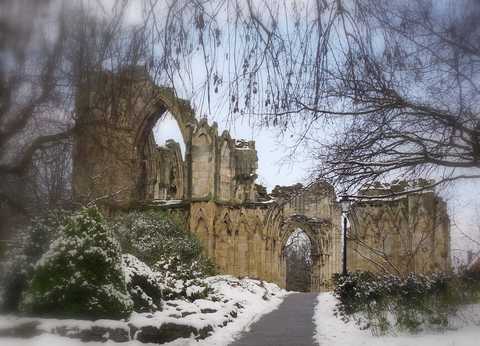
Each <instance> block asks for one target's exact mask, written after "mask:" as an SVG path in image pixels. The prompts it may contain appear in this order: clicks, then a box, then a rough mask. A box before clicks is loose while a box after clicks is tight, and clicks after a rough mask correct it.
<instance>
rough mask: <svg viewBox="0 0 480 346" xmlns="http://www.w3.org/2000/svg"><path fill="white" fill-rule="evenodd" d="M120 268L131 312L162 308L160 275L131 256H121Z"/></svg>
mask: <svg viewBox="0 0 480 346" xmlns="http://www.w3.org/2000/svg"><path fill="white" fill-rule="evenodd" d="M122 267H123V271H124V273H125V281H126V282H127V289H128V293H129V294H130V297H131V298H132V300H133V310H135V311H136V312H147V311H149V312H152V311H156V310H160V308H161V306H162V290H163V287H164V285H163V284H162V281H161V278H160V275H159V274H158V273H157V272H154V271H153V270H152V269H150V267H149V266H147V265H146V264H145V263H143V262H142V261H140V260H139V259H138V258H136V257H135V256H133V255H129V254H126V255H122Z"/></svg>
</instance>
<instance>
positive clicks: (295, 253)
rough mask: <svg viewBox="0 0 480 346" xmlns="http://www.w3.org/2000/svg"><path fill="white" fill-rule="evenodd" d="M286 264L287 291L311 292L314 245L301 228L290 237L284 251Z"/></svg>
mask: <svg viewBox="0 0 480 346" xmlns="http://www.w3.org/2000/svg"><path fill="white" fill-rule="evenodd" d="M283 255H284V258H285V262H286V273H285V274H286V289H287V290H288V291H297V292H309V291H310V290H311V282H312V264H313V261H312V243H311V241H310V238H309V237H308V235H307V234H306V233H305V231H303V230H302V229H301V228H297V229H295V230H294V231H293V232H292V234H291V235H290V236H289V237H288V239H287V242H286V243H285V247H284V250H283Z"/></svg>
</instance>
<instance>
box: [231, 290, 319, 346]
mask: <svg viewBox="0 0 480 346" xmlns="http://www.w3.org/2000/svg"><path fill="white" fill-rule="evenodd" d="M317 295H318V293H294V294H291V295H289V296H287V297H286V298H285V300H284V301H283V303H282V304H281V305H280V307H279V308H278V309H277V310H275V311H272V312H271V313H269V314H268V315H265V316H263V317H262V318H261V319H260V320H259V321H258V322H256V323H254V324H253V325H252V326H251V328H250V331H249V332H246V333H245V334H243V335H241V336H240V338H239V339H238V340H237V341H235V342H233V343H232V344H230V345H231V346H314V345H316V343H314V340H313V333H314V331H315V326H314V324H313V310H314V308H315V304H316V303H317Z"/></svg>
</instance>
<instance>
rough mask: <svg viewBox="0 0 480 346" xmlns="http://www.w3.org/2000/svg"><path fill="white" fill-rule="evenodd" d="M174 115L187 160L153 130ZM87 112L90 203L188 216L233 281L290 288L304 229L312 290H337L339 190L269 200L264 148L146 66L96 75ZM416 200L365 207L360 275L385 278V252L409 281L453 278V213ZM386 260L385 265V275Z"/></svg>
mask: <svg viewBox="0 0 480 346" xmlns="http://www.w3.org/2000/svg"><path fill="white" fill-rule="evenodd" d="M167 111H168V112H169V113H170V114H171V115H172V116H173V117H174V118H175V119H176V121H177V123H178V126H179V128H180V131H181V133H182V136H183V139H184V142H185V146H186V152H185V158H183V157H182V155H181V152H180V147H179V145H178V143H175V142H174V141H167V143H166V145H165V146H162V147H158V146H157V145H156V144H155V141H154V138H153V134H152V129H153V127H154V125H155V123H156V122H157V120H159V119H160V118H161V117H162V115H163V114H165V112H167ZM77 114H78V123H77V125H78V126H77V127H78V131H77V132H76V134H75V146H74V169H73V188H74V194H75V198H76V199H77V200H78V201H80V202H83V203H86V202H91V201H96V202H97V204H100V205H101V206H102V207H103V208H104V209H106V210H107V211H109V210H112V209H115V208H130V207H134V206H135V205H137V204H143V205H145V204H146V205H150V206H156V207H157V208H169V209H174V208H177V209H178V210H181V212H182V213H184V215H185V219H186V224H187V225H188V226H189V228H190V230H191V232H194V233H195V234H197V236H198V237H199V239H200V240H201V242H202V243H203V245H204V247H205V251H206V253H207V255H208V256H210V257H211V258H212V259H213V260H214V261H215V262H216V264H217V265H218V268H219V270H220V271H221V272H223V273H226V274H233V275H239V276H246V275H248V276H252V277H258V278H261V279H264V280H269V281H273V282H276V283H278V284H280V285H281V286H282V287H284V286H285V279H286V278H285V275H286V263H285V256H284V248H285V244H286V242H287V240H288V238H289V236H290V235H291V234H292V233H293V232H294V231H295V230H296V229H302V230H303V231H304V232H305V233H306V234H307V236H308V237H309V239H310V242H311V244H312V261H313V267H312V268H313V269H312V280H311V282H312V287H311V288H312V291H320V290H324V289H327V288H329V286H330V284H331V281H330V279H331V277H332V275H333V274H334V273H336V272H338V271H339V270H340V267H341V231H340V220H341V216H340V210H339V208H338V205H337V202H336V195H335V191H334V189H333V187H332V186H331V185H329V184H328V183H326V182H322V183H317V184H314V185H312V186H310V187H308V188H304V187H303V186H302V185H300V184H297V185H294V186H287V187H276V188H275V189H274V190H273V191H272V194H271V195H268V194H267V193H266V190H265V189H264V188H263V187H262V186H260V185H256V184H255V180H256V178H257V175H256V169H257V164H258V162H257V161H258V158H257V152H256V149H255V142H253V141H242V140H235V139H232V138H231V137H230V134H229V133H228V132H227V131H225V132H223V133H222V135H221V136H219V135H218V129H217V125H216V124H215V123H214V124H212V125H209V124H208V123H207V121H206V120H204V119H203V120H200V121H197V120H196V119H195V116H194V113H193V110H192V109H191V108H190V106H189V103H188V102H186V101H184V100H181V99H178V98H176V97H175V95H174V92H173V91H172V90H171V89H166V88H161V87H158V86H156V85H155V84H153V82H152V81H151V80H150V78H149V76H148V74H147V73H146V72H145V70H144V69H141V68H132V69H130V70H127V71H124V72H122V73H119V74H116V75H112V74H110V73H107V72H105V73H98V74H95V75H93V76H91V78H90V80H87V81H85V85H84V87H81V88H79V93H78V96H77ZM372 191H373V190H371V189H370V190H369V191H368V193H369V194H371V193H372ZM415 198H416V197H405V198H402V199H396V200H392V201H388V200H378V201H373V200H371V201H370V202H367V203H363V202H362V203H358V204H357V205H356V206H355V208H354V211H355V213H354V214H355V217H354V219H352V220H351V222H352V224H353V225H354V226H355V227H354V228H353V229H354V231H355V232H354V233H353V232H352V235H353V234H355V235H356V238H355V239H354V240H355V242H354V241H353V238H352V240H351V241H350V244H349V248H350V251H349V268H350V269H362V270H373V271H378V270H379V269H378V263H377V264H376V265H375V266H373V264H372V263H374V261H372V258H368V259H367V257H368V256H371V255H370V254H367V253H366V252H365V251H363V248H362V247H361V245H362V246H363V245H365V244H367V245H369V246H370V248H376V247H378V246H380V245H381V246H382V248H383V250H384V252H385V253H386V254H387V255H386V256H384V258H383V259H381V260H383V262H385V261H386V262H390V263H388V264H389V265H390V266H391V267H395V268H397V267H398V268H400V271H402V272H405V271H407V270H414V271H418V272H428V271H432V270H435V269H442V268H444V269H448V268H449V262H448V260H446V259H445V258H449V223H448V217H446V218H445V216H446V210H445V204H444V203H443V204H442V202H441V201H439V199H438V198H437V197H436V196H435V195H434V194H433V193H431V194H422V195H419V197H418V198H417V199H415ZM357 235H358V236H357ZM362 242H363V243H362ZM415 244H420V245H419V246H416V245H415ZM412 249H415V251H413V250H412ZM417 250H418V251H417ZM412 254H413V255H412ZM377 256H378V254H377ZM381 260H378V259H376V260H375V261H376V262H379V261H380V262H381V264H382V265H383V266H385V263H383V262H382V261H381Z"/></svg>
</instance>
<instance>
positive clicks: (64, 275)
mask: <svg viewBox="0 0 480 346" xmlns="http://www.w3.org/2000/svg"><path fill="white" fill-rule="evenodd" d="M65 221H66V222H65V225H64V226H62V228H61V230H60V232H59V233H60V236H59V237H58V238H57V239H56V240H55V241H54V242H53V243H52V244H51V245H50V247H49V249H48V251H47V252H46V253H45V254H44V255H43V256H42V257H41V258H40V260H39V261H38V262H37V264H36V265H35V271H34V274H33V278H32V280H31V282H30V284H29V287H28V289H27V290H26V292H25V293H24V296H23V300H22V302H21V308H22V310H24V311H26V312H28V313H33V314H41V315H55V316H61V317H81V318H87V319H96V318H122V317H125V316H127V315H128V314H129V313H130V312H131V310H132V305H133V304H132V300H131V299H130V297H129V295H128V293H127V290H126V284H125V278H124V274H123V271H122V262H121V252H120V247H119V245H118V243H117V242H116V241H115V239H114V238H113V235H112V233H111V231H110V230H109V228H108V227H107V226H106V222H105V220H104V219H103V217H102V216H101V214H100V212H99V211H98V209H96V208H88V209H87V208H83V209H82V210H81V211H79V212H77V213H74V214H72V215H71V216H69V217H67V218H66V220H65Z"/></svg>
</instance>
